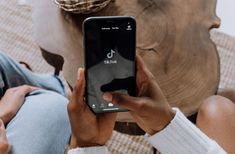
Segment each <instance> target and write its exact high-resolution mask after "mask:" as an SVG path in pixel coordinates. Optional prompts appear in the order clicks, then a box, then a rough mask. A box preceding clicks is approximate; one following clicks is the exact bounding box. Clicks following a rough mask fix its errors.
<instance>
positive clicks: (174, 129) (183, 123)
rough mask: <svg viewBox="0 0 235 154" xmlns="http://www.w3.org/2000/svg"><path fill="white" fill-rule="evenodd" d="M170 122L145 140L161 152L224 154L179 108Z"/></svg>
mask: <svg viewBox="0 0 235 154" xmlns="http://www.w3.org/2000/svg"><path fill="white" fill-rule="evenodd" d="M174 110H176V115H175V117H174V119H173V120H172V121H171V122H170V124H169V125H168V126H167V127H166V128H164V129H163V130H162V131H160V132H158V133H156V134H154V135H153V136H151V137H147V140H148V141H149V143H150V144H152V145H153V146H154V147H155V148H156V149H158V151H160V152H161V153H162V154H172V153H181V154H189V153H197V154H215V153H216V154H226V152H225V151H224V150H223V149H222V148H221V147H220V146H219V145H218V144H217V143H216V142H215V141H213V140H212V139H210V138H209V137H208V136H206V135H205V134H204V133H203V132H202V131H200V130H199V129H198V128H197V127H196V126H195V125H194V124H193V123H191V122H190V121H189V120H188V119H187V118H186V117H185V116H184V115H183V113H182V112H181V111H180V110H179V109H176V108H174Z"/></svg>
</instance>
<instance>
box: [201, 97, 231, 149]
mask: <svg viewBox="0 0 235 154" xmlns="http://www.w3.org/2000/svg"><path fill="white" fill-rule="evenodd" d="M197 126H198V127H199V128H200V129H201V130H202V131H203V132H204V133H205V134H207V135H208V136H209V137H210V138H212V139H214V140H215V141H216V142H217V143H218V144H219V145H221V146H222V147H223V148H224V149H225V150H226V151H227V152H228V153H233V152H234V151H235V104H234V103H233V102H232V101H230V100H229V99H227V98H224V97H221V96H212V97H210V98H208V99H207V100H205V101H204V103H203V104H202V105H201V107H200V110H199V113H198V117H197Z"/></svg>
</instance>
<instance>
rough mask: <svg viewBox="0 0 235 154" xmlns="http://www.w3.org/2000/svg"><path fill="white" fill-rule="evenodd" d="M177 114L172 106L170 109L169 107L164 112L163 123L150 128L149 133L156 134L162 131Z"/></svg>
mask: <svg viewBox="0 0 235 154" xmlns="http://www.w3.org/2000/svg"><path fill="white" fill-rule="evenodd" d="M175 114H176V112H175V111H174V110H173V109H172V108H171V107H169V109H167V110H166V111H165V112H164V117H163V118H162V121H161V125H158V126H156V127H155V128H153V129H150V130H149V131H148V132H146V133H148V134H149V135H154V134H156V133H158V132H160V131H162V130H163V129H165V128H166V127H167V126H168V125H169V124H170V122H171V121H172V120H173V119H174V117H175Z"/></svg>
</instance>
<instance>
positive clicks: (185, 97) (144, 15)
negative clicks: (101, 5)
mask: <svg viewBox="0 0 235 154" xmlns="http://www.w3.org/2000/svg"><path fill="white" fill-rule="evenodd" d="M32 4H33V6H34V8H33V21H34V29H35V38H36V41H37V42H38V44H39V45H40V47H41V48H43V49H44V50H46V51H48V53H53V54H56V55H57V56H59V57H60V56H61V58H63V59H64V66H63V72H64V75H65V78H66V79H67V80H68V82H69V83H70V84H71V85H73V84H74V82H75V79H76V71H77V69H78V67H82V66H83V49H82V47H83V40H82V21H83V20H84V19H85V18H86V17H87V16H83V15H70V14H67V13H65V12H62V11H60V9H58V8H57V7H56V5H54V4H53V3H52V2H51V1H49V0H40V1H33V2H32ZM215 6H216V1H215V0H207V1H205V0H188V1H185V0H177V1H176V0H128V1H126V0H116V1H113V2H111V3H110V4H109V5H108V7H106V8H105V9H103V10H102V11H100V12H98V13H96V14H90V15H89V16H100V15H128V16H134V17H135V18H136V19H137V52H138V54H140V55H141V56H142V57H143V59H144V61H145V62H146V64H147V66H148V68H149V69H150V70H151V72H152V73H153V74H154V76H155V77H156V79H157V81H158V83H159V85H160V87H161V88H162V90H163V92H164V94H165V95H166V97H167V99H168V101H169V103H170V105H171V106H177V107H180V109H181V110H182V111H183V112H184V113H185V114H186V115H192V114H193V113H195V112H196V111H197V109H198V107H199V105H200V103H201V100H203V99H204V98H206V97H208V96H210V95H212V94H214V93H215V92H216V90H217V87H218V83H219V59H218V54H217V50H216V47H215V45H214V44H213V43H212V41H211V40H210V35H209V30H210V29H211V28H213V27H218V26H219V23H220V21H219V19H218V18H217V17H216V15H215ZM51 59H52V60H53V58H51ZM54 60H55V61H56V60H57V59H54ZM58 63H60V61H58ZM125 117H126V116H124V117H123V118H122V119H124V120H127V121H128V118H125Z"/></svg>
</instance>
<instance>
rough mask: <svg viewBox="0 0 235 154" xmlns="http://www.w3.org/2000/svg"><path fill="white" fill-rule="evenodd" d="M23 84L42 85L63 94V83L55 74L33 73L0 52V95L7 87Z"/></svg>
mask: <svg viewBox="0 0 235 154" xmlns="http://www.w3.org/2000/svg"><path fill="white" fill-rule="evenodd" d="M23 84H28V85H32V86H37V87H42V88H44V89H48V90H52V91H55V92H58V93H60V94H62V95H65V92H64V87H63V84H62V82H61V80H60V79H59V78H58V77H57V76H53V75H38V74H34V73H32V72H30V71H29V70H27V69H26V68H23V67H21V66H20V65H19V64H17V63H16V62H14V61H13V60H12V59H11V58H9V57H8V56H6V55H5V54H4V53H2V52H0V96H3V94H4V93H5V91H6V90H7V89H8V88H11V87H16V86H20V85H23Z"/></svg>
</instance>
